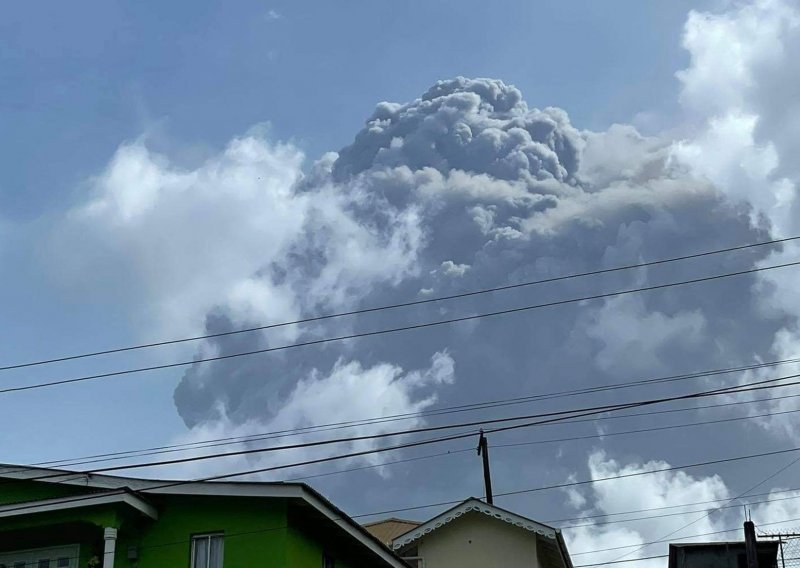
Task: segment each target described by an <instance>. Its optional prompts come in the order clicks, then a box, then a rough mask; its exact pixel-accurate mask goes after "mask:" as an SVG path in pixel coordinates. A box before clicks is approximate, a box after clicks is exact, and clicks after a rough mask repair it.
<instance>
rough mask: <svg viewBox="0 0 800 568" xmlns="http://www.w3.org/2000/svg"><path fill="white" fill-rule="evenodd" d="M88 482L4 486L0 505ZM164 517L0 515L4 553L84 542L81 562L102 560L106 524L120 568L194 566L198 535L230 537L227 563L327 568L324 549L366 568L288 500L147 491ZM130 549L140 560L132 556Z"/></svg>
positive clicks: (112, 509) (344, 564)
mask: <svg viewBox="0 0 800 568" xmlns="http://www.w3.org/2000/svg"><path fill="white" fill-rule="evenodd" d="M85 492H86V489H85V488H83V487H73V486H59V485H56V484H44V483H41V482H40V483H35V482H23V483H19V484H17V483H8V484H7V485H5V486H3V485H2V484H0V503H12V502H24V501H33V500H37V499H46V498H52V497H61V496H67V495H71V494H75V493H85ZM147 500H148V501H149V502H150V503H151V504H153V505H154V506H155V507H156V509H157V510H158V514H159V516H158V520H157V521H153V520H152V519H149V518H145V517H143V516H141V515H139V514H138V513H136V512H134V511H132V510H131V509H130V508H127V507H122V506H119V505H113V504H107V505H98V506H94V507H87V508H81V509H72V510H63V511H54V512H48V513H38V514H30V515H23V516H19V517H14V518H9V519H0V551H8V552H12V551H15V550H22V549H31V548H45V547H48V546H53V545H56V544H58V545H70V544H78V545H79V546H80V562H79V568H86V566H87V565H88V562H89V559H90V558H91V557H92V556H99V557H100V559H101V560H102V551H103V528H104V527H114V528H117V529H118V538H117V545H116V554H115V558H114V563H115V568H166V567H169V568H190V558H191V538H192V536H194V535H201V534H209V533H222V534H223V535H224V553H223V555H224V566H225V568H261V567H263V568H321V566H322V556H323V552H328V553H331V554H332V556H333V557H334V558H335V560H336V567H337V568H356V567H358V568H368V567H369V566H373V565H380V563H378V564H375V561H374V559H373V558H370V559H369V560H368V561H366V563H365V562H364V561H363V560H364V559H363V558H362V557H359V558H357V557H356V556H354V555H356V554H358V555H363V554H364V551H363V550H361V548H360V545H356V544H355V543H353V542H350V541H349V540H348V539H345V540H344V541H343V540H342V539H341V538H340V537H335V536H334V535H333V534H332V533H331V532H330V530H327V529H324V528H322V527H321V526H319V524H318V523H317V522H315V521H313V520H307V519H306V520H303V518H301V517H297V516H296V515H295V516H294V517H293V516H290V515H289V511H288V508H289V505H288V502H287V501H286V500H284V499H278V498H265V499H253V498H243V497H238V498H237V497H216V496H211V495H202V496H175V495H148V497H147ZM129 549H135V550H136V556H137V559H136V560H129V559H128V555H129Z"/></svg>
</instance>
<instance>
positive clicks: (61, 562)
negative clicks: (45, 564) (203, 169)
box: [56, 558, 69, 568]
mask: <svg viewBox="0 0 800 568" xmlns="http://www.w3.org/2000/svg"><path fill="white" fill-rule="evenodd" d="M56 566H58V568H64V567H67V568H68V567H69V558H59V559H58V560H57V561H56Z"/></svg>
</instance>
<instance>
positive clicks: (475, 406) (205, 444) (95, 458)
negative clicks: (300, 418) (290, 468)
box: [33, 358, 800, 467]
mask: <svg viewBox="0 0 800 568" xmlns="http://www.w3.org/2000/svg"><path fill="white" fill-rule="evenodd" d="M798 362H800V358H794V359H783V360H777V361H768V362H762V363H756V364H752V365H744V366H738V367H728V368H722V369H711V370H705V371H697V372H694V373H683V374H678V375H669V376H665V377H657V378H652V379H642V380H636V381H628V382H617V383H611V384H606V385H598V386H596V387H586V388H581V389H572V390H563V391H557V392H554V393H542V394H534V395H526V396H521V397H514V398H506V399H500V400H493V401H482V402H476V403H471V404H462V405H457V406H445V407H438V408H434V409H431V410H429V411H421V412H409V413H402V414H394V415H390V416H384V417H374V418H365V419H361V420H350V421H340V422H333V423H328V424H318V425H312V426H306V427H302V428H292V429H284V430H277V431H272V432H261V433H257V434H251V435H248V436H229V437H224V438H215V439H206V440H200V441H197V442H189V443H184V444H170V445H162V446H155V447H151V448H141V449H138V450H128V451H118V452H106V453H101V454H94V455H89V456H82V457H75V458H65V459H60V460H49V461H44V462H37V463H34V464H33V465H37V466H55V465H59V466H61V467H68V466H74V465H84V464H87V463H98V462H102V461H117V460H120V459H127V458H133V457H143V456H148V455H160V454H165V453H175V452H182V451H188V450H191V449H205V448H211V447H218V446H227V445H232V444H240V443H251V442H257V441H265V440H272V439H277V438H284V437H289V436H297V435H303V434H310V433H317V432H328V431H333V430H341V429H346V428H352V427H357V426H366V425H374V424H385V423H388V422H395V421H401V420H409V419H416V418H428V417H431V416H442V415H446V414H456V413H462V412H474V411H478V410H486V409H491V408H498V407H503V406H511V405H517V404H525V403H529V402H538V401H541V400H552V399H556V398H563V397H567V396H576V395H584V394H594V393H597V392H606V391H614V390H618V389H626V388H633V387H641V386H649V385H653V384H660V383H670V382H676V381H684V380H689V379H696V378H706V377H710V376H716V375H723V374H729V373H735V372H742V371H749V370H755V369H761V368H766V367H773V366H778V365H784V364H790V363H798ZM791 396H793V395H789V397H791ZM773 398H774V399H775V400H778V399H781V398H787V397H773ZM753 402H756V401H753ZM727 404H739V403H727ZM712 406H714V407H716V406H720V405H712ZM658 412H663V411H658ZM103 458H106V459H103Z"/></svg>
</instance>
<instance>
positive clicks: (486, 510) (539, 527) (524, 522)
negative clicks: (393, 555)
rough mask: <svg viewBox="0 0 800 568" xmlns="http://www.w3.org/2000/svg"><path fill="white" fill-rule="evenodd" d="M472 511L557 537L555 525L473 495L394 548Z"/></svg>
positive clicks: (397, 541) (402, 537) (405, 536)
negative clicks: (527, 516) (541, 521)
mask: <svg viewBox="0 0 800 568" xmlns="http://www.w3.org/2000/svg"><path fill="white" fill-rule="evenodd" d="M472 511H475V512H478V513H483V514H484V515H487V516H489V517H492V518H493V519H497V520H500V521H503V522H506V523H508V524H511V525H514V526H515V527H519V528H521V529H525V530H527V531H531V532H533V533H536V534H538V535H541V536H543V537H545V538H551V539H554V540H555V539H556V534H557V531H556V529H554V528H553V527H549V526H547V525H543V524H542V523H537V522H536V521H533V520H531V519H528V518H526V517H523V516H522V515H517V514H516V513H512V512H511V511H506V510H505V509H501V508H499V507H495V506H494V505H489V504H488V503H484V502H483V501H480V500H478V499H475V498H474V497H471V498H469V499H467V500H466V501H464V502H463V503H461V504H460V505H456V506H455V507H453V508H452V509H449V510H447V511H445V512H444V513H442V514H440V515H438V516H436V517H434V518H432V519H431V520H429V521H427V522H426V523H423V524H421V525H420V526H418V527H417V528H415V529H412V530H410V531H408V532H407V533H405V534H402V535H400V536H399V537H397V538H396V539H394V540H393V541H392V548H393V549H394V550H398V549H400V548H403V547H404V546H407V545H408V544H410V543H412V542H414V541H415V540H417V539H418V538H421V537H423V536H425V535H426V534H429V533H431V532H433V531H435V530H436V529H439V528H441V527H443V526H444V525H446V524H447V523H449V522H451V521H454V520H456V519H457V518H459V517H461V516H462V515H465V514H467V513H469V512H472Z"/></svg>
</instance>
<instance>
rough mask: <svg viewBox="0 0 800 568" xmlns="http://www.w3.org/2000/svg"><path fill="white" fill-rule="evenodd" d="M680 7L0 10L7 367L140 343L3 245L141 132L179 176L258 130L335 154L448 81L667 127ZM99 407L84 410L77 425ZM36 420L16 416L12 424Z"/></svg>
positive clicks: (595, 117)
mask: <svg viewBox="0 0 800 568" xmlns="http://www.w3.org/2000/svg"><path fill="white" fill-rule="evenodd" d="M692 4H693V3H691V2H669V3H645V2H637V1H617V2H611V3H586V2H560V3H546V4H543V5H534V4H533V3H530V2H525V1H519V2H508V3H504V5H503V6H502V9H500V8H499V7H497V6H493V5H491V4H488V3H485V2H472V1H469V2H460V3H451V2H409V3H394V2H358V3H351V4H347V5H342V4H337V3H327V2H287V3H279V2H278V3H264V2H251V1H242V2H235V3H229V2H228V3H221V2H200V3H193V4H192V6H191V9H187V6H186V5H185V4H182V3H167V4H165V3H150V2H86V3H82V4H81V5H80V6H75V5H69V4H63V3H57V2H50V3H22V4H17V5H15V6H13V7H7V8H6V10H5V13H4V17H3V19H2V20H3V21H2V23H0V41H2V46H3V47H2V49H3V53H4V64H3V70H2V75H0V77H1V78H0V81H2V89H0V109H2V110H0V129H2V131H3V132H4V134H5V135H4V136H3V137H2V140H0V171H2V172H3V174H2V178H1V179H0V214H1V216H2V218H4V219H6V220H9V221H11V222H19V223H23V224H26V225H27V226H26V228H25V229H24V230H23V231H21V232H20V233H17V234H15V235H13V236H11V237H10V243H11V245H10V246H8V247H6V248H7V250H8V253H7V254H8V255H9V256H8V257H6V260H5V262H4V265H5V269H4V273H5V276H4V278H3V281H2V283H1V284H0V287H2V290H3V292H4V294H3V296H4V297H5V298H8V300H6V302H5V304H6V305H5V306H4V309H3V310H2V314H0V322H2V325H1V326H0V327H2V328H3V329H4V330H5V333H3V336H4V338H3V341H2V347H0V350H1V351H0V352H1V353H2V355H3V359H4V360H7V361H16V360H27V359H31V358H38V357H39V356H40V355H43V356H48V355H51V354H55V355H57V354H61V353H69V352H74V351H83V350H86V349H92V348H94V347H95V346H98V345H99V346H107V345H115V344H117V343H126V342H128V341H130V340H133V339H135V338H139V337H141V334H142V331H141V330H132V329H130V328H129V325H128V322H127V321H126V318H125V315H124V314H123V313H114V311H113V310H114V307H113V305H112V306H108V305H106V304H98V303H97V302H94V301H93V298H92V297H91V294H81V293H80V291H74V290H73V291H71V292H69V293H65V292H64V291H63V290H60V289H58V288H56V289H53V287H52V286H51V284H52V282H51V281H50V280H49V279H48V278H47V275H46V274H43V273H42V268H41V266H40V265H39V264H38V263H36V262H31V261H32V259H31V258H30V254H31V251H30V249H27V248H26V247H22V246H19V247H15V246H14V243H15V239H19V240H25V239H28V238H30V234H31V233H36V232H37V231H41V230H44V228H45V227H46V226H47V224H48V223H49V222H50V221H49V220H48V216H50V215H57V214H58V213H59V212H60V211H62V210H63V209H64V208H66V207H68V206H69V205H71V204H73V203H74V202H76V201H79V200H80V199H81V198H82V197H83V196H84V195H85V192H86V191H87V180H89V179H90V178H91V177H92V176H94V175H97V173H98V172H100V171H101V170H102V169H103V168H104V167H105V164H106V163H107V162H108V160H109V159H110V157H111V156H112V155H113V153H114V151H115V150H116V149H117V147H118V146H119V145H120V144H121V143H123V142H125V141H128V140H131V139H136V138H137V137H140V136H147V138H148V141H149V143H150V145H151V147H153V148H155V149H156V150H162V151H165V152H168V153H169V154H170V155H171V157H172V158H173V159H175V160H176V161H177V162H178V163H183V164H186V165H187V166H191V165H192V164H194V163H196V162H197V161H198V160H202V159H203V158H204V157H205V156H207V155H208V154H210V153H213V152H215V151H218V150H219V148H220V147H222V146H223V145H224V144H225V143H226V142H227V141H228V140H229V139H230V138H231V137H233V136H235V135H237V134H240V133H242V132H244V131H246V130H247V129H249V128H250V127H252V126H253V125H255V124H257V123H262V122H268V123H269V124H270V126H271V129H272V132H273V133H274V136H275V137H276V138H278V139H281V140H293V141H295V142H296V143H297V144H298V145H299V146H300V147H301V148H302V149H303V150H304V151H305V152H306V153H307V155H308V156H309V158H311V159H315V158H316V157H318V156H320V155H321V154H322V153H324V152H326V151H329V150H336V149H338V148H340V147H342V146H344V145H346V144H347V143H348V142H349V140H350V139H351V138H352V134H353V132H355V131H356V130H357V129H358V128H360V125H361V124H362V123H363V121H364V120H365V119H366V117H367V116H368V113H369V112H370V109H371V108H372V107H373V106H374V105H375V104H376V103H377V102H378V101H382V100H391V101H405V100H410V99H412V98H414V97H416V96H418V95H419V93H421V92H422V91H424V90H425V89H426V88H427V87H428V86H430V85H431V84H433V83H434V82H435V81H436V80H438V79H441V78H449V77H454V76H457V75H466V76H477V77H481V76H489V77H499V78H502V79H503V80H505V81H506V82H509V83H512V84H514V85H516V86H518V87H519V88H520V89H521V90H522V91H523V92H524V93H525V96H526V98H527V100H528V101H529V104H531V105H535V106H539V107H545V106H550V105H554V106H561V107H563V108H565V109H567V110H568V111H569V112H570V115H571V117H572V119H573V122H574V124H576V125H577V126H578V127H581V128H593V129H601V128H604V127H607V126H608V125H610V124H612V123H614V122H630V121H631V120H632V119H633V118H634V117H635V116H636V115H637V114H638V113H642V112H648V113H655V114H658V113H664V114H667V115H669V114H670V113H672V112H674V107H675V105H676V103H675V100H676V92H677V89H678V86H677V84H676V81H675V78H674V76H673V73H674V70H675V69H677V68H679V67H681V66H682V65H683V64H685V61H686V54H685V52H684V51H683V50H682V49H681V48H680V45H679V38H680V34H681V29H682V25H683V21H684V19H685V15H686V11H687V8H688V7H689V6H690V5H692ZM623 13H624V14H626V17H625V18H622V17H620V14H623ZM276 16H277V17H276ZM633 46H635V48H633ZM33 254H36V250H35V249H34V251H33ZM9 257H10V258H9ZM33 260H34V261H35V259H33ZM109 310H111V311H109ZM145 335H147V333H146V332H145ZM74 369H75V372H77V373H82V372H83V371H84V370H87V372H91V371H92V370H94V369H95V367H94V366H78V365H76V366H75V367H74ZM23 376H24V375H23ZM169 376H170V375H169V374H167V377H169ZM173 376H174V375H173ZM145 380H146V381H147V383H148V384H153V385H155V384H156V383H158V381H157V380H155V379H145ZM122 383H124V381H120V384H122ZM167 383H169V381H167ZM106 388H109V389H110V392H109V393H108V395H107V396H117V395H116V394H114V393H118V392H119V390H118V389H119V388H123V389H125V387H124V386H123V387H121V386H120V385H117V386H114V387H113V388H112V387H101V386H94V385H92V386H89V387H87V389H86V391H84V392H85V393H95V389H97V392H96V394H95V395H94V396H97V397H100V396H103V393H104V389H106ZM170 390H171V385H170V387H167V388H166V390H165V391H159V393H160V395H162V396H161V397H160V398H158V397H154V396H153V395H152V394H151V393H149V392H148V393H147V394H142V395H141V396H140V397H139V400H138V404H139V405H142V406H144V407H149V406H150V404H153V399H154V398H155V399H156V400H157V401H159V402H160V403H161V404H159V402H155V407H156V408H157V409H159V410H160V412H157V413H156V415H157V417H156V419H155V420H154V421H147V422H148V423H149V424H151V425H152V426H153V428H154V431H153V432H152V433H151V436H153V437H159V436H161V435H163V433H164V429H163V428H162V426H167V427H168V428H169V429H172V428H176V427H178V424H177V423H176V422H175V420H174V416H173V415H171V414H170V413H168V412H166V410H167V409H168V407H171V401H170V400H169V397H167V396H163V395H164V394H165V392H169V391H170ZM132 391H133V392H131V393H127V395H125V398H127V396H129V395H133V396H136V393H140V391H139V389H138V387H136V388H133V389H132ZM41 396H42V397H43V398H41V399H40V398H39V395H36V396H31V398H30V400H31V404H32V405H33V406H35V405H37V404H38V403H39V402H40V401H46V400H48V397H49V395H45V394H43V395H41ZM94 396H90V397H87V400H91V399H92V398H94ZM73 404H75V403H74V402H71V403H70V405H73ZM78 404H81V403H78ZM164 405H166V407H165V406H164ZM91 406H93V403H92V402H87V404H86V405H84V406H82V408H83V411H88V407H91ZM137 409H138V405H137ZM28 412H29V410H28V407H27V405H26V408H25V410H22V411H21V415H25V414H26V413H28ZM113 412H115V411H112V414H113ZM162 420H163V424H162ZM42 426H43V429H44V431H47V428H48V426H47V425H46V424H43V425H42ZM141 434H142V433H141V432H140V433H137V434H136V436H139V435H141ZM116 436H117V434H112V437H111V439H105V436H103V435H99V436H98V437H97V444H98V446H104V447H105V445H106V444H108V443H111V444H112V445H115V444H116V443H117V441H118V438H117V437H116ZM134 437H135V436H134ZM130 441H133V440H130ZM121 445H122V446H124V447H127V446H126V444H124V443H123V444H121Z"/></svg>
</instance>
